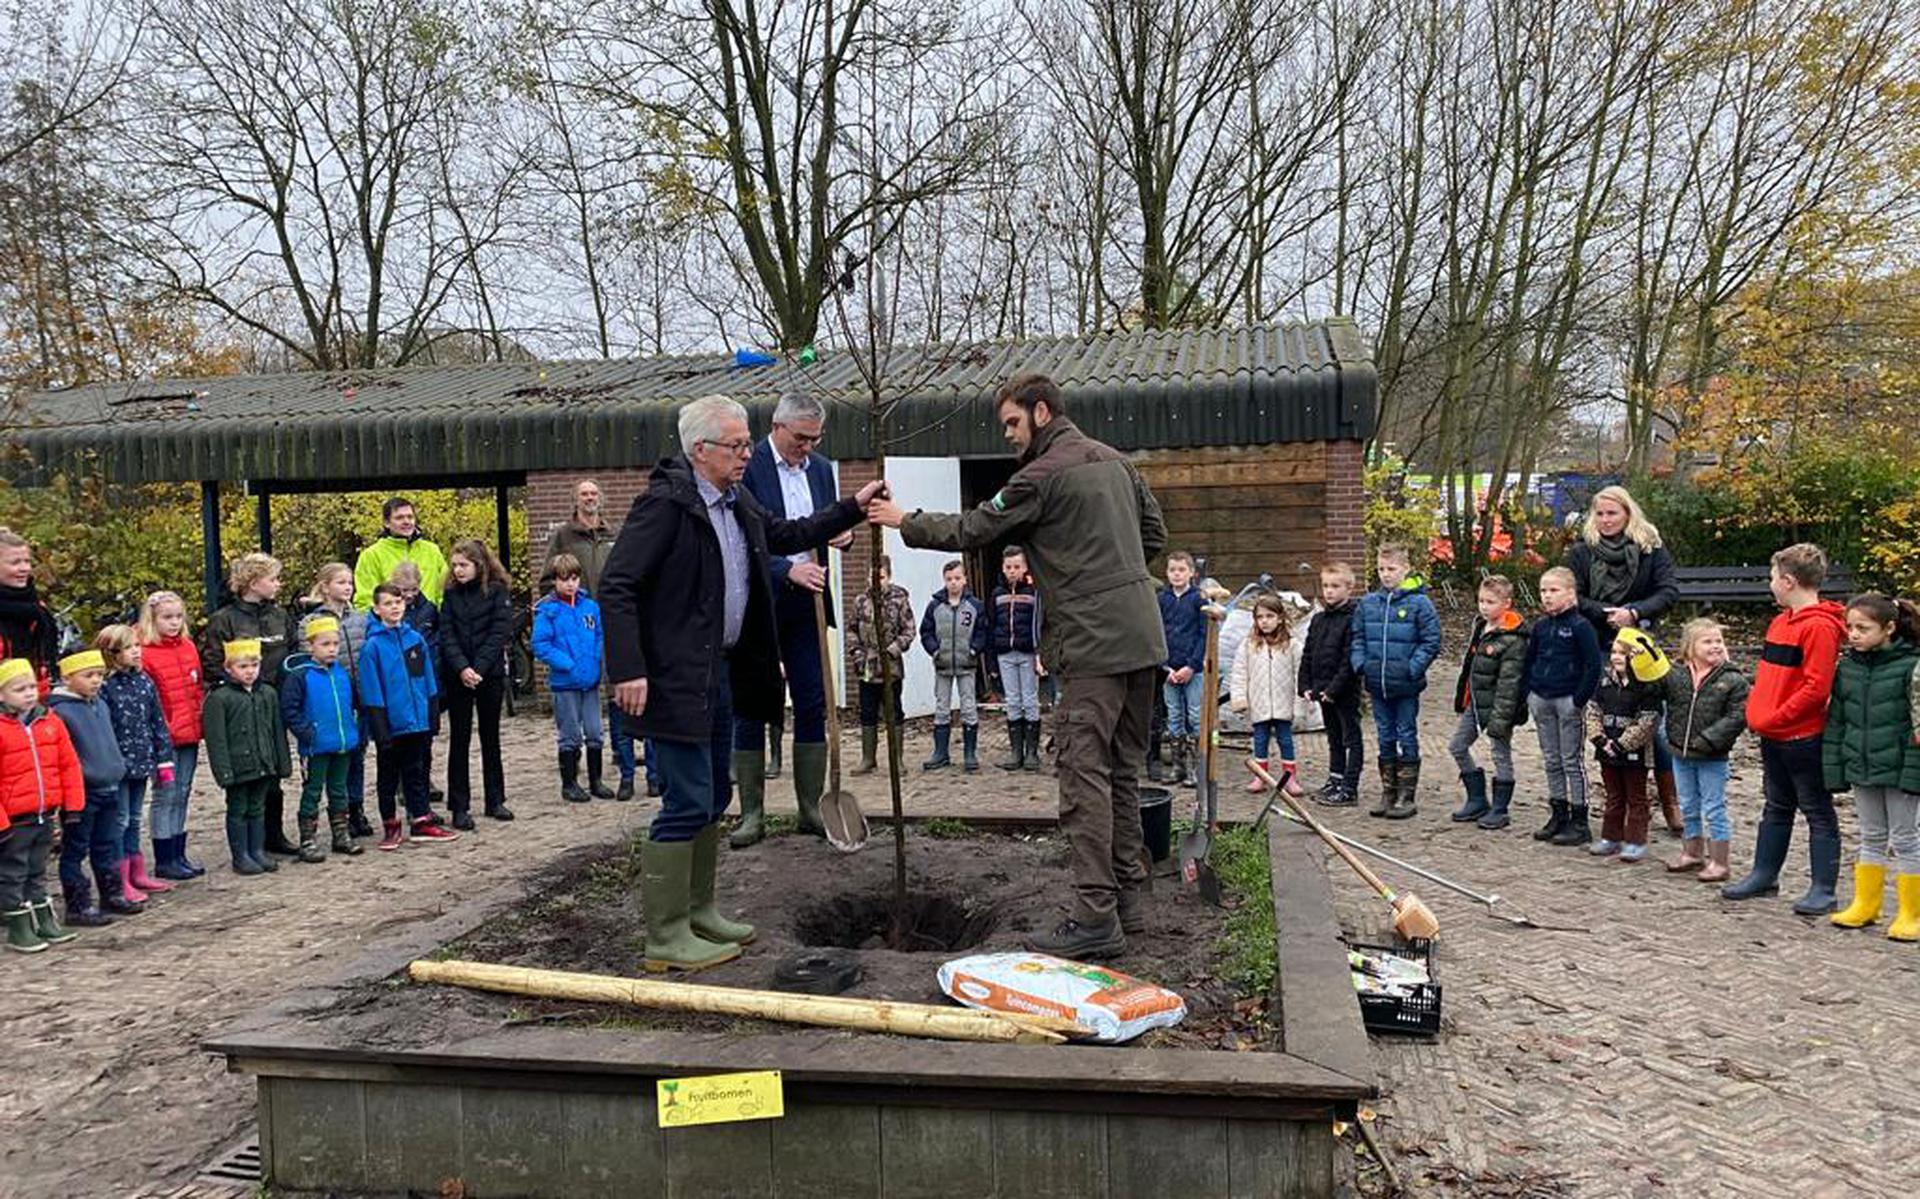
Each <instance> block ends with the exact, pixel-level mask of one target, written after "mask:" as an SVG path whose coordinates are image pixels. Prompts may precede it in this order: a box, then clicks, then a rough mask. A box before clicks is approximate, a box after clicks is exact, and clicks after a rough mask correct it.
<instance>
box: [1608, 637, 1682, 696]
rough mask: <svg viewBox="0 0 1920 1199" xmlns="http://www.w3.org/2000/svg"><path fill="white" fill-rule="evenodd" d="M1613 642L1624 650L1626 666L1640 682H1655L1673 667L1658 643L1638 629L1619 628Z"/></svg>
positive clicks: (1665, 675)
mask: <svg viewBox="0 0 1920 1199" xmlns="http://www.w3.org/2000/svg"><path fill="white" fill-rule="evenodd" d="M1613 643H1614V644H1615V645H1618V646H1620V647H1622V648H1623V649H1624V650H1625V651H1626V654H1627V666H1628V668H1629V669H1630V670H1632V671H1633V677H1634V678H1636V679H1638V680H1639V681H1640V682H1642V683H1657V682H1659V681H1660V680H1661V679H1664V678H1666V677H1667V672H1668V671H1669V670H1672V669H1673V663H1672V662H1671V661H1669V660H1668V658H1667V655H1666V654H1665V653H1663V652H1661V649H1660V646H1659V645H1658V643H1656V642H1655V641H1654V639H1653V638H1651V637H1649V636H1647V635H1646V633H1644V632H1642V631H1641V630H1639V629H1632V628H1628V629H1621V630H1620V632H1619V635H1618V636H1616V637H1614V639H1613Z"/></svg>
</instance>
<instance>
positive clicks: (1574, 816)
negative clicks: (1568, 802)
mask: <svg viewBox="0 0 1920 1199" xmlns="http://www.w3.org/2000/svg"><path fill="white" fill-rule="evenodd" d="M1591 840H1593V827H1592V826H1591V825H1589V824H1588V823H1587V805H1585V804H1574V805H1573V806H1572V807H1571V808H1569V809H1568V810H1567V823H1566V824H1565V825H1564V826H1563V827H1562V828H1561V829H1560V831H1559V832H1557V833H1555V834H1554V835H1553V836H1552V838H1550V840H1549V843H1550V844H1553V845H1585V844H1586V843H1587V842H1589V841H1591Z"/></svg>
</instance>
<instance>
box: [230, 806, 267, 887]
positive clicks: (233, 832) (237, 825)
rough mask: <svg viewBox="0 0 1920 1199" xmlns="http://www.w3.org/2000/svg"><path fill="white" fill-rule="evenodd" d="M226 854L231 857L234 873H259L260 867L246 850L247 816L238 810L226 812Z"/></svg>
mask: <svg viewBox="0 0 1920 1199" xmlns="http://www.w3.org/2000/svg"><path fill="white" fill-rule="evenodd" d="M227 856H229V857H230V858H232V859H233V872H234V873H235V874H259V873H260V867H259V865H258V863H256V862H255V861H254V860H253V855H252V854H251V853H248V852H247V818H246V817H245V816H242V815H240V813H238V812H228V813H227Z"/></svg>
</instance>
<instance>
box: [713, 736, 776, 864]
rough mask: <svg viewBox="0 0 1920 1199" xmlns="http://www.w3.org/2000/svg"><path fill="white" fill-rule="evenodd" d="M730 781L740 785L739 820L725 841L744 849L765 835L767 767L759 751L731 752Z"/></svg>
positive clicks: (740, 750) (742, 750)
mask: <svg viewBox="0 0 1920 1199" xmlns="http://www.w3.org/2000/svg"><path fill="white" fill-rule="evenodd" d="M733 781H734V784H735V785H736V786H738V787H739V788H740V823H739V824H736V825H734V827H733V835H732V836H730V837H728V838H727V844H728V845H731V846H733V847H734V848H735V849H745V848H746V847H747V846H749V845H753V844H756V843H758V842H759V840H760V838H762V837H764V836H766V835H767V825H766V812H767V766H766V759H765V758H764V757H763V756H762V755H761V753H760V751H759V750H756V749H736V750H734V751H733ZM709 827H712V826H709Z"/></svg>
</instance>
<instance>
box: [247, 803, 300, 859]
mask: <svg viewBox="0 0 1920 1199" xmlns="http://www.w3.org/2000/svg"><path fill="white" fill-rule="evenodd" d="M285 804H286V795H285V793H283V792H282V791H281V790H280V788H279V787H278V786H274V787H269V788H268V789H267V800H266V814H267V815H266V820H267V839H266V843H265V844H264V845H261V846H256V847H255V848H259V849H264V850H265V851H266V852H267V853H277V854H279V855H280V856H281V857H283V858H293V857H298V856H300V847H299V846H297V845H295V844H294V843H293V842H291V841H289V840H287V826H286V823H285V819H286V812H285V810H284V809H285ZM256 856H257V855H256Z"/></svg>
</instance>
